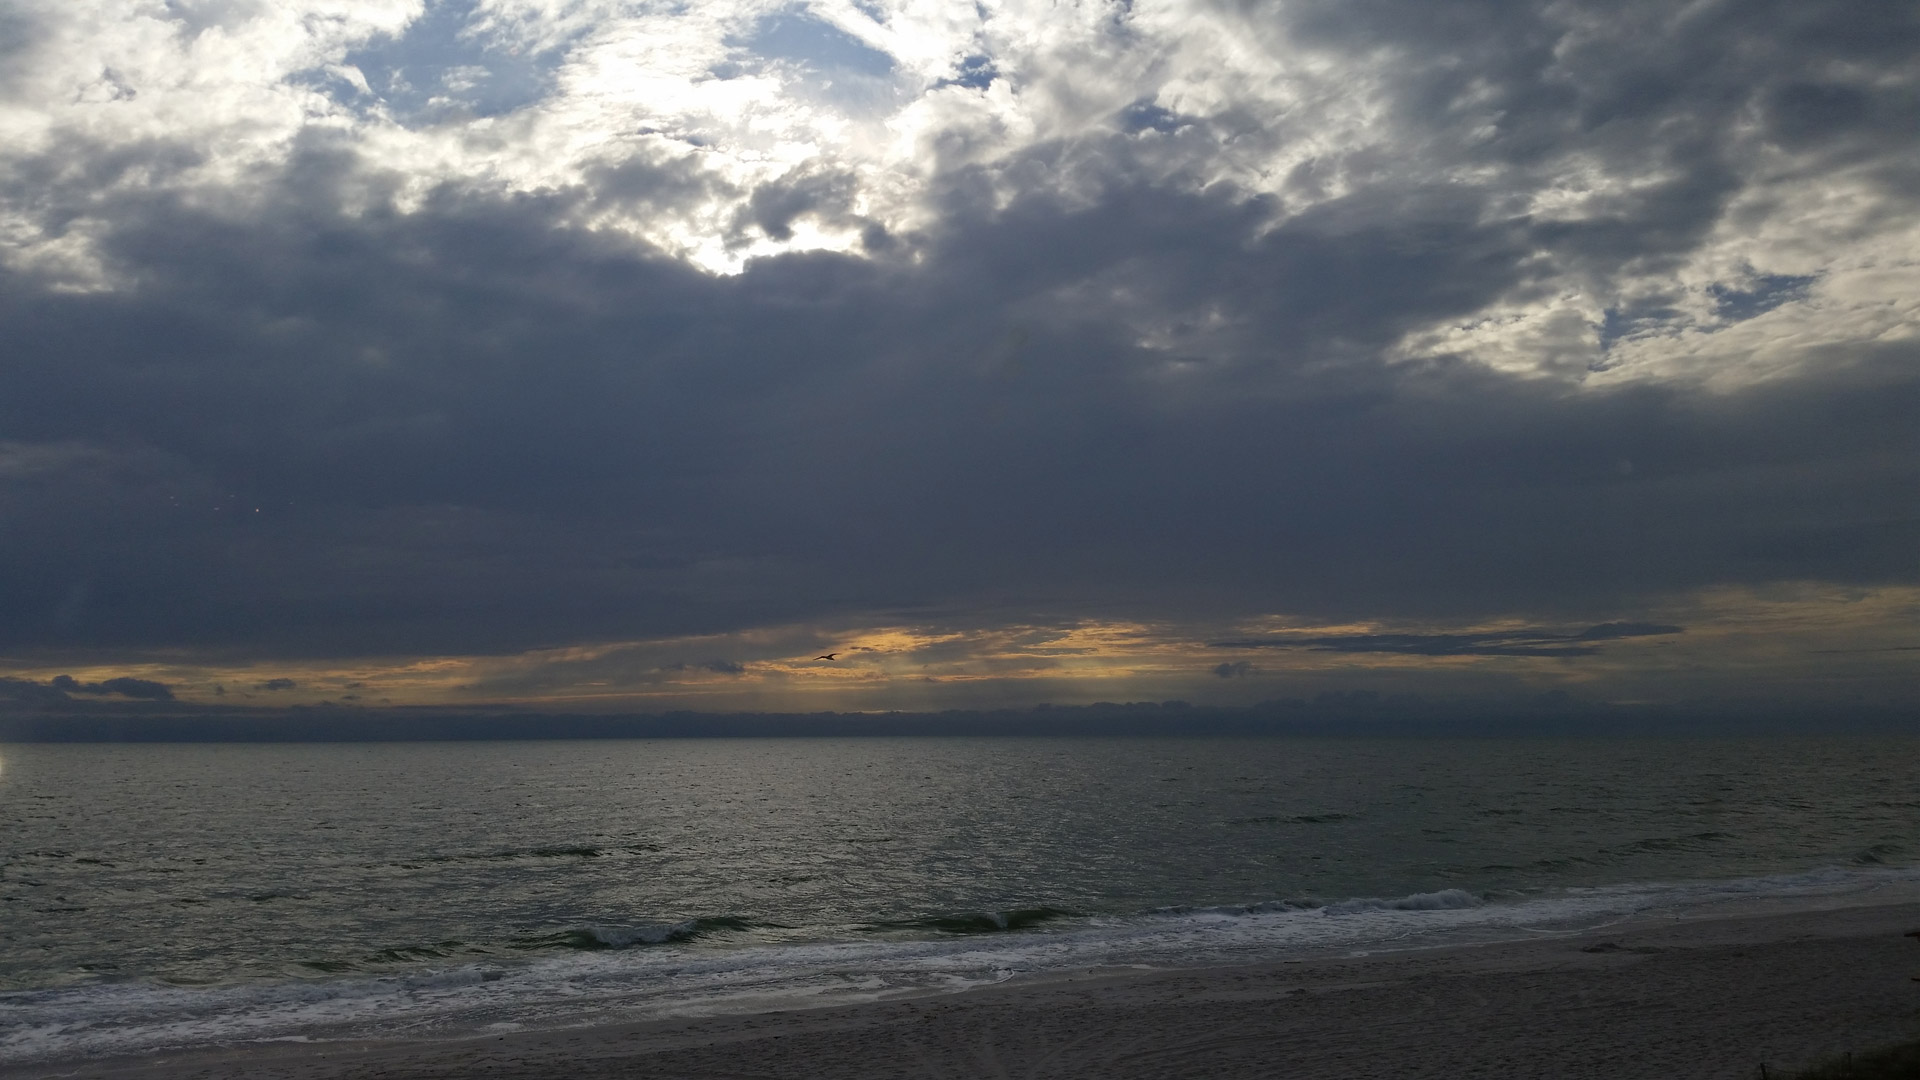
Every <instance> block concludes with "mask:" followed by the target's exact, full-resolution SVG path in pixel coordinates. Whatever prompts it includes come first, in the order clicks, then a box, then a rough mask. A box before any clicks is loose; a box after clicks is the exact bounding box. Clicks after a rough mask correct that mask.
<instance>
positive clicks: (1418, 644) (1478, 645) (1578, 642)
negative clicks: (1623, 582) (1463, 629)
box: [1211, 623, 1685, 674]
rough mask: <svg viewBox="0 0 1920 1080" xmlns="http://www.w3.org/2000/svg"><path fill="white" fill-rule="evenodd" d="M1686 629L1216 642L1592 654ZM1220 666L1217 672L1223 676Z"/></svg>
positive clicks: (1642, 626) (1348, 649)
mask: <svg viewBox="0 0 1920 1080" xmlns="http://www.w3.org/2000/svg"><path fill="white" fill-rule="evenodd" d="M1684 632H1685V631H1684V630H1683V629H1682V628H1681V627H1678V626H1660V625H1657V624H1654V623H1604V624H1602V625H1599V626H1592V627H1588V628H1587V629H1585V630H1582V631H1580V632H1579V633H1577V634H1567V633H1555V632H1554V631H1551V630H1501V631H1497V632H1493V633H1483V634H1331V635H1321V636H1310V635H1292V636H1274V637H1268V638H1243V639H1241V640H1239V641H1215V642H1212V643H1211V645H1212V647H1213V648H1216V649H1305V650H1308V651H1310V652H1342V653H1401V654H1404V655H1407V656H1561V657H1564V656H1591V655H1593V654H1594V653H1597V652H1599V651H1600V649H1599V647H1598V646H1597V645H1593V644H1590V643H1591V642H1599V641H1617V640H1619V639H1621V638H1637V637H1662V636H1665V635H1668V634H1679V633H1684ZM1229 666H1230V665H1227V664H1221V665H1220V667H1219V668H1215V669H1214V672H1215V674H1221V673H1222V670H1221V669H1223V668H1227V667H1229Z"/></svg>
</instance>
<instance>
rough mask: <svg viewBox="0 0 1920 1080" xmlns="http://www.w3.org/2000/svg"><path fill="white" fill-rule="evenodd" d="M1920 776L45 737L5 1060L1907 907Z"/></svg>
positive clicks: (10, 846)
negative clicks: (1767, 906) (1801, 895)
mask: <svg viewBox="0 0 1920 1080" xmlns="http://www.w3.org/2000/svg"><path fill="white" fill-rule="evenodd" d="M1917 776H1920V739H1911V738H1906V739H1902V738H1847V739H1831V740H1823V739H1754V740H1707V739H1701V740H1689V739H1672V740H1646V741H1636V740H1598V739H1594V740H1547V739H1537V740H1511V741H1505V740H1406V741H1394V740H1309V739H1204V740H1203V739H1194V740H1180V739H1137V740H1128V739H1060V740H1053V739H847V740H834V739H795V740H777V739H767V740H742V739H725V740H721V739H715V740H660V741H605V742H599V741H593V742H512V743H419V744H407V743H401V744H320V745H158V746H156V745H139V746H126V745H20V746H10V747H4V748H0V990H5V991H8V993H6V994H4V995H3V996H0V1008H3V1007H5V1006H12V1009H11V1010H10V1011H11V1012H12V1013H13V1015H14V1016H15V1017H16V1018H17V1019H16V1020H15V1021H12V1022H10V1021H8V1020H7V1019H5V1018H4V1017H0V1060H6V1059H7V1056H9V1055H11V1056H12V1057H14V1058H24V1057H32V1056H41V1055H45V1054H47V1053H52V1052H69V1051H74V1050H84V1049H114V1048H126V1047H127V1046H132V1045H155V1044H160V1043H166V1042H169V1041H171V1042H174V1043H179V1042H191V1041H194V1040H197V1039H203V1038H214V1037H222V1038H225V1037H232V1036H233V1035H234V1034H235V1033H236V1032H245V1031H251V1032H256V1033H259V1034H262V1035H267V1034H272V1033H275V1032H284V1031H286V1030H292V1029H295V1028H298V1029H299V1030H309V1029H311V1028H313V1027H314V1026H315V1025H325V1024H333V1025H340V1026H343V1028H354V1027H355V1026H356V1025H360V1026H365V1025H370V1024H371V1025H375V1026H378V1024H380V1023H388V1024H391V1023H397V1022H400V1021H399V1020H396V1019H395V1018H397V1017H411V1019H408V1020H406V1021H405V1022H406V1023H412V1024H418V1025H420V1026H421V1027H422V1028H433V1027H435V1026H436V1025H439V1026H447V1025H451V1026H456V1027H457V1026H461V1025H466V1026H468V1027H470V1026H472V1025H473V1024H476V1023H481V1022H494V1023H504V1022H512V1023H518V1022H521V1021H522V1020H525V1019H528V1018H529V1016H530V1014H531V1013H537V1012H538V1011H539V1010H538V1009H537V1008H535V1007H534V1006H535V1005H536V1004H537V1002H539V1001H544V1000H550V999H551V998H552V997H553V996H554V995H555V994H563V995H573V996H576V997H581V998H583V999H585V1000H587V1001H590V1002H595V1003H598V1004H597V1005H596V1007H597V1008H601V1009H603V1010H606V1011H610V1012H619V1011H620V1010H623V1009H624V1010H628V1011H632V1010H635V1009H642V1010H643V1011H644V1008H652V1009H654V1010H655V1011H658V1010H660V1009H664V1008H668V1007H670V1006H671V1007H680V1008H686V1007H692V1006H693V1005H699V1004H701V1003H705V1004H706V1005H708V1006H711V1005H714V1003H716V1002H722V1001H733V1002H735V1004H736V1005H738V1006H739V1007H749V1006H751V1005H752V1004H753V1002H756V1001H759V1002H771V1001H775V999H779V1000H780V1001H785V1000H789V999H791V998H792V997H793V996H794V995H802V996H804V995H808V994H827V993H841V994H845V993H868V994H873V993H885V992H890V991H894V990H899V989H903V988H915V987H917V988H921V989H924V988H926V987H929V986H938V985H945V984H948V983H950V984H953V985H961V984H966V983H970V982H977V981H982V980H991V979H995V978H1003V977H1006V976H1007V975H1008V974H1012V973H1017V972H1019V971H1023V970H1038V969H1044V968H1046V967H1048V966H1057V965H1066V964H1079V963H1090V962H1103V963H1112V962H1150V963H1152V962H1167V961H1168V960H1169V958H1170V957H1177V958H1179V959H1185V960H1196V959H1197V960H1209V959H1232V958H1241V957H1247V956H1256V955H1261V954H1263V951H1266V952H1271V951H1273V950H1277V949H1285V948H1289V947H1301V946H1311V945H1328V946H1339V947H1349V948H1351V947H1356V946H1364V945H1366V944H1368V943H1369V942H1373V943H1378V942H1380V941H1387V940H1393V939H1397V938H1401V937H1404V936H1406V935H1407V934H1411V933H1420V932H1424V931H1425V930H1427V929H1449V930H1453V931H1460V932H1465V931H1469V930H1472V931H1475V932H1482V933H1486V932H1494V931H1501V930H1504V931H1505V932H1508V933H1512V932H1517V931H1518V930H1523V929H1528V928H1541V927H1547V926H1549V925H1558V923H1559V922H1566V921H1568V920H1573V921H1578V920H1581V919H1586V920H1593V919H1599V918H1607V917H1618V916H1619V915H1621V914H1624V913H1628V912H1632V911H1640V910H1645V909H1647V908H1649V907H1657V906H1659V905H1662V904H1684V903H1698V902H1702V900H1703V898H1705V899H1711V898H1713V897H1717V896H1724V895H1735V894H1740V895H1748V894H1767V893H1791V892H1793V891H1795V890H1809V889H1811V890H1826V891H1832V890H1848V889H1869V888H1873V887H1875V886H1877V885H1879V884H1882V883H1885V882H1889V881H1896V880H1902V881H1903V880H1910V879H1912V878H1913V877H1914V876H1915V872H1914V871H1913V870H1912V869H1910V868H1911V867H1912V866H1913V864H1915V863H1916V862H1917V861H1920V784H1917V783H1916V777H1917ZM823 972H825V973H826V974H823ZM394 995H399V997H397V998H396V997H394ZM402 998H404V999H405V1001H406V1002H410V1003H412V1004H408V1005H405V1006H404V1007H403V1006H402V1005H400V1004H396V1003H397V1002H399V1001H400V999H402ZM389 999H391V1000H389ZM421 1002H425V1003H426V1004H420V1003H421ZM690 1003H691V1004H690ZM415 1005H418V1006H419V1007H418V1009H416V1010H415V1011H414V1012H409V1011H408V1009H410V1008H414V1006H415ZM503 1017H505V1018H508V1019H505V1020H503V1019H502V1018H503ZM531 1018H532V1019H534V1020H538V1019H540V1018H539V1017H538V1016H532V1017H531Z"/></svg>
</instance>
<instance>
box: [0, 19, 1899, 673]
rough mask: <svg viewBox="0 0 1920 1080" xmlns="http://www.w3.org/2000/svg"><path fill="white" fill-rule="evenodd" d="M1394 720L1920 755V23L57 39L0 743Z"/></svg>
mask: <svg viewBox="0 0 1920 1080" xmlns="http://www.w3.org/2000/svg"><path fill="white" fill-rule="evenodd" d="M828 653H831V654H834V658H832V659H815V658H816V657H819V656H822V655H823V654H828ZM1354 690H1368V691H1375V692H1382V693H1395V694H1402V693H1404V694H1421V695H1429V696H1437V697H1441V698H1447V699H1454V700H1469V701H1470V700H1479V699H1483V698H1484V699H1487V700H1494V699H1500V700H1524V699H1526V698H1527V697H1528V696H1529V695H1539V694H1547V693H1556V692H1557V693H1561V694H1567V695H1572V696H1574V697H1575V698H1577V699H1580V700H1589V701H1594V702H1614V703H1640V702H1685V701H1703V700H1712V701H1718V702H1735V703H1738V702H1767V703H1771V704H1779V703H1782V702H1785V703H1789V704H1791V703H1806V704H1807V705H1808V706H1820V707H1832V706H1836V705H1840V706H1844V705H1848V704H1850V703H1860V704H1864V705H1871V706H1875V707H1884V706H1889V705H1890V706H1894V707H1906V706H1915V707H1920V6H1915V5H1910V4H1899V3H1886V2H1883V0H1859V2H1848V0H1831V2H1830V0H1791V2H1787V0H1739V2H1714V0H1696V2H1690V3H1675V2H1671V0H1659V2H1640V0H1606V2H1604V3H1602V2H1583V0H1552V2H1536V0H1449V2H1447V3H1440V4H1436V3H1433V2H1432V0H1288V2H1283V3H1236V2H1197V0H1137V2H1133V3H1096V2H1085V3H1075V2H1071V0H1059V2H1054V3H1036V2H1028V0H980V2H977V3H976V2H967V3H959V2H922V0H847V2H827V0H822V2H815V3H804V2H803V3H764V2H758V0H711V2H702V3H698V4H677V3H666V2H646V3H635V2H627V0H430V2H425V3H422V2H420V0H272V2H267V0H260V2H255V0H9V2H8V3H6V4H5V5H4V6H3V7H0V709H14V710H34V709H44V708H66V707H79V706H86V707H101V708H111V707H119V706H122V705H125V706H128V707H132V706H143V705H152V704H154V703H156V702H162V703H172V705H173V706H177V707H181V708H188V707H192V708H202V707H204V708H215V707H219V708H226V707H247V708H277V707H280V706H291V705H310V704H315V703H320V702H332V703H335V704H339V705H346V706H365V707H375V706H381V705H439V706H477V705H503V706H510V707H538V708H543V709H553V710H579V711H623V710H641V711H645V710H654V709H667V708H690V709H714V710H722V709H730V710H737V709H767V710H806V709H838V710H886V709H942V708H971V707H986V706H993V707H1008V706H1023V705H1031V704H1035V703H1040V702H1054V703H1063V704H1065V703H1081V702H1093V701H1132V700H1142V701H1145V700H1154V701H1158V700H1168V699H1178V700H1187V701H1193V702H1196V703H1212V704H1235V703H1252V702H1257V701H1263V700H1273V699H1281V698H1289V697H1311V696H1312V695H1315V694H1323V693H1341V692H1350V691H1354Z"/></svg>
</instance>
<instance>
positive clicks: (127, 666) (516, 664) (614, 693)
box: [4, 585, 1920, 712]
mask: <svg viewBox="0 0 1920 1080" xmlns="http://www.w3.org/2000/svg"><path fill="white" fill-rule="evenodd" d="M1662 614H1663V615H1665V616H1666V617H1671V618H1674V619H1676V620H1683V621H1685V622H1686V625H1685V626H1684V627H1680V626H1677V625H1676V626H1660V625H1652V624H1646V625H1645V627H1644V629H1643V628H1642V624H1631V625H1630V624H1617V625H1618V626H1619V629H1614V628H1613V627H1611V626H1603V627H1595V628H1592V629H1591V630H1585V631H1583V629H1582V628H1579V627H1571V628H1564V629H1551V630H1545V631H1543V630H1540V629H1538V628H1537V627H1536V626H1535V625H1534V624H1532V623H1530V622H1528V621H1527V620H1523V619H1517V618H1516V619H1511V620H1506V621H1499V622H1490V623H1482V624H1478V625H1475V626H1470V627H1461V626H1438V625H1434V624H1415V623H1393V624H1389V623H1381V622H1364V623H1342V624H1325V623H1322V624H1313V623H1308V622H1302V621H1301V620H1298V619H1292V618H1288V617H1284V616H1268V617H1263V618H1257V619H1251V620H1246V621H1243V622H1241V623H1238V624H1236V625H1234V626H1231V627H1220V628H1213V629H1214V630H1215V631H1216V634H1218V635H1221V636H1223V637H1224V640H1222V639H1221V637H1216V638H1213V639H1209V638H1208V637H1206V636H1204V635H1205V632H1206V629H1207V628H1203V627H1195V626H1190V625H1173V624H1161V625H1155V624H1147V623H1139V622H1095V621H1080V622H1075V623H1069V624H1059V625H1037V624H1013V625H1002V626H994V627H986V628H958V627H947V628H941V627H937V626H903V625H895V626H870V627H842V628H837V629H836V628H831V627H820V626H784V627H769V628H763V629H759V630H753V631H747V632H742V633H735V634H724V635H708V636H701V637H682V638H668V639H656V640H645V641H620V642H604V643H598V644H592V645H577V646H569V647H565V648H557V649H538V650H532V651H529V652H525V653H520V654H515V655H510V656H441V657H421V658H411V659H396V658H368V659H365V660H362V661H354V662H340V661H306V662H291V663H250V664H246V665H242V666H227V667H223V666H220V665H210V664H205V663H199V662H193V661H190V660H184V659H182V660H172V661H168V660H149V661H145V662H133V663H120V664H112V665H83V666H77V667H72V666H70V667H59V668H54V667H45V668H41V667H30V666H22V665H13V666H11V667H10V670H7V671H5V672H4V674H5V675H6V676H7V677H10V678H16V679H27V680H32V681H38V682H45V681H47V680H51V679H54V678H55V677H56V676H59V675H67V676H70V677H71V678H73V679H75V680H77V681H78V682H80V683H82V684H96V685H97V684H99V683H101V682H103V681H106V680H109V679H114V678H129V677H131V678H136V679H143V680H151V681H152V682H155V683H160V684H164V685H166V686H169V687H171V688H172V689H173V690H174V692H175V694H176V696H177V697H178V698H179V699H180V701H181V702H182V703H183V704H185V705H187V706H191V705H194V704H199V705H208V706H222V707H234V708H240V709H249V708H277V707H284V706H289V705H336V706H350V707H383V706H440V707H449V706H450V707H459V706H488V707H497V706H514V707H521V708H533V709H543V710H556V711H574V712H618V711H663V710H674V709H707V710H712V709H723V710H725V709H753V710H771V711H782V712H788V711H791V712H806V711H823V710H833V711H874V710H896V709H945V708H974V707H1001V706H1006V705H1011V704H1024V703H1031V702H1032V701H1036V700H1038V701H1051V702H1055V703H1059V704H1086V703H1091V702H1096V701H1133V700H1154V701H1159V700H1172V699H1180V700H1189V701H1193V702H1196V703H1210V704H1228V705H1232V704H1250V703H1253V702H1256V701H1260V700H1266V699H1272V698H1278V697H1287V696H1299V695H1302V694H1309V695H1310V694H1312V693H1317V692H1329V691H1331V692H1341V691H1348V690H1354V689H1376V690H1377V689H1382V688H1385V689H1390V690H1394V691H1398V692H1408V693H1425V694H1440V695H1442V696H1446V695H1449V694H1460V693H1468V694H1481V695H1485V694H1488V693H1494V694H1503V695H1508V696H1512V695H1517V694H1528V693H1540V692H1544V691H1548V690H1564V691H1570V692H1573V693H1575V694H1578V695H1581V696H1582V697H1584V698H1586V699H1589V700H1595V701H1608V700H1612V701H1634V700H1639V699H1641V698H1642V697H1657V696H1658V695H1660V694H1662V693H1666V694H1670V693H1671V692H1672V691H1673V689H1674V687H1675V686H1682V687H1686V688H1688V689H1690V690H1691V691H1692V692H1696V693H1701V694H1711V695H1716V696H1718V697H1720V698H1723V699H1727V700H1736V701H1738V700H1753V701H1762V700H1773V701H1780V700H1794V699H1796V698H1797V697H1802V696H1807V695H1809V694H1810V693H1812V692H1816V691H1819V690H1821V689H1823V688H1824V684H1826V683H1828V682H1833V681H1840V682H1845V683H1847V684H1848V685H1850V686H1852V687H1853V690H1854V692H1855V693H1861V692H1864V693H1866V694H1867V698H1866V700H1870V701H1871V700H1877V699H1878V697H1879V696H1880V695H1882V694H1884V695H1886V696H1888V697H1889V698H1893V697H1897V695H1898V693H1899V691H1900V687H1901V685H1902V684H1903V682H1904V680H1905V678H1906V674H1907V672H1908V671H1909V669H1910V660H1909V656H1910V654H1911V652H1912V650H1913V649H1914V648H1915V647H1916V643H1915V642H1914V640H1913V638H1912V634H1911V629H1912V627H1913V626H1915V625H1920V589H1913V588H1888V589H1878V590H1846V589H1835V588H1832V587H1830V586H1819V585H1804V586H1797V587H1775V588H1771V589H1768V590H1764V591H1759V592H1756V591H1752V590H1739V589H1715V590H1710V591H1708V592H1706V593H1703V594H1701V595H1699V596H1696V597H1694V598H1693V599H1692V600H1691V601H1690V602H1688V603H1687V604H1686V605H1684V606H1678V607H1675V608H1672V609H1669V610H1667V611H1665V612H1663V613H1662ZM1542 633H1545V634H1549V635H1554V636H1556V637H1557V638H1558V640H1553V641H1549V642H1547V643H1546V644H1544V645H1529V644H1524V641H1526V640H1530V639H1533V638H1535V637H1537V636H1538V635H1540V634H1542ZM1476 638H1486V639H1491V640H1492V642H1493V643H1494V644H1493V646H1492V647H1481V646H1475V645H1472V644H1468V645H1465V646H1462V645H1461V644H1460V642H1461V640H1463V639H1476ZM1515 639H1522V641H1523V644H1521V645H1519V646H1516V647H1509V646H1507V645H1506V644H1505V643H1506V642H1509V641H1512V640H1515ZM1383 640H1384V642H1385V643H1384V644H1383V643H1382V642H1383ZM1261 642H1267V643H1271V644H1270V645H1268V646H1262V645H1261V644H1260V643H1261ZM1271 645H1280V646H1284V647H1281V648H1274V647H1271ZM1570 645H1571V646H1577V647H1572V648H1569V647H1568V646H1570ZM823 650H824V651H828V652H832V653H834V654H835V656H836V659H834V660H823V659H818V658H817V657H818V656H819V655H820V652H821V651H823ZM1876 687H1877V689H1876Z"/></svg>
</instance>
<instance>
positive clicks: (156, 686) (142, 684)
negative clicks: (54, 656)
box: [47, 675, 173, 701]
mask: <svg viewBox="0 0 1920 1080" xmlns="http://www.w3.org/2000/svg"><path fill="white" fill-rule="evenodd" d="M47 685H48V686H50V687H51V688H53V689H54V690H58V691H59V692H60V693H62V694H88V695H102V694H118V695H119V696H121V697H127V698H134V699H137V700H140V701H172V700H173V691H172V690H171V689H169V688H168V687H167V684H166V683H161V682H155V681H153V680H152V679H133V678H128V677H126V676H121V677H120V678H115V679H102V680H100V681H99V682H81V681H80V680H78V679H76V678H74V677H73V676H71V675H55V676H54V677H53V679H52V680H51V681H50V682H49V683H48V684H47Z"/></svg>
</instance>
